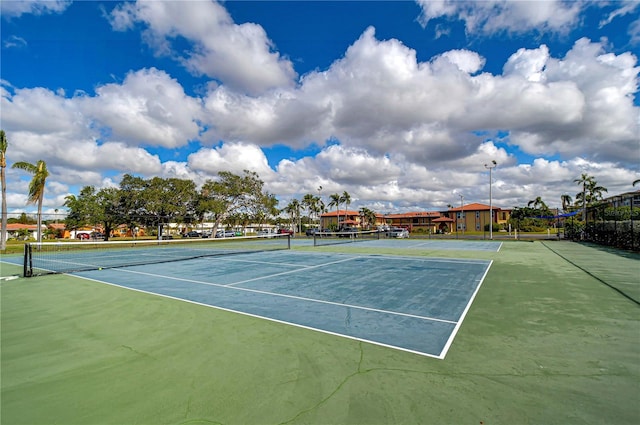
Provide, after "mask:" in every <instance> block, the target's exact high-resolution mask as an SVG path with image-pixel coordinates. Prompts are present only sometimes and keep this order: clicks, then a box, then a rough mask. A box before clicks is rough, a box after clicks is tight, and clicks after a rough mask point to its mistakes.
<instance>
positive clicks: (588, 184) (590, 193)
mask: <svg viewBox="0 0 640 425" xmlns="http://www.w3.org/2000/svg"><path fill="white" fill-rule="evenodd" d="M574 182H575V183H578V184H580V185H582V192H580V193H577V194H576V203H577V202H579V201H582V219H583V220H585V221H586V219H587V206H589V205H592V204H593V203H594V202H597V201H599V200H600V199H602V193H603V192H608V190H607V188H605V187H602V186H598V183H597V182H596V179H595V178H594V177H593V176H590V175H588V174H586V173H582V174H581V175H580V178H579V179H575V180H574Z"/></svg>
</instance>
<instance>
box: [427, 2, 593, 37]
mask: <svg viewBox="0 0 640 425" xmlns="http://www.w3.org/2000/svg"><path fill="white" fill-rule="evenodd" d="M416 2H417V3H418V4H419V5H420V7H421V8H422V13H421V15H420V16H419V18H418V21H419V22H420V24H421V25H422V26H423V27H426V26H427V25H428V24H429V22H430V21H431V20H433V19H437V18H442V17H445V18H449V19H459V20H461V21H463V22H464V23H465V28H466V31H467V32H468V33H471V34H474V33H482V34H493V33H496V32H502V31H506V32H510V33H525V32H529V31H536V32H539V33H543V32H549V31H552V32H557V33H567V32H568V31H569V29H570V28H573V27H575V26H576V25H577V24H578V22H579V17H580V13H581V12H582V11H583V10H584V9H585V8H586V7H588V6H589V3H588V2H581V1H575V2H573V1H572V2H567V1H562V0H544V1H510V0H484V1H459V0H438V1H432V0H416Z"/></svg>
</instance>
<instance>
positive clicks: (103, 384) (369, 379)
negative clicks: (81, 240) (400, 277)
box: [0, 241, 640, 425]
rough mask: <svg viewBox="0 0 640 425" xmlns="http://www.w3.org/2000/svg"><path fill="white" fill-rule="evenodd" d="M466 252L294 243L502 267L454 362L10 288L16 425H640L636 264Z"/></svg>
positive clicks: (155, 301) (454, 349)
mask: <svg viewBox="0 0 640 425" xmlns="http://www.w3.org/2000/svg"><path fill="white" fill-rule="evenodd" d="M460 246H461V248H460V249H459V250H456V249H452V248H450V247H447V249H439V248H438V246H436V245H433V246H430V245H429V244H425V245H424V246H423V247H422V248H417V247H415V241H414V242H412V243H408V242H403V241H397V244H395V245H390V246H388V247H384V246H374V247H372V246H367V243H366V242H363V243H355V244H349V245H344V246H343V245H337V246H332V247H318V248H313V247H311V246H309V245H308V244H306V245H305V244H299V245H296V244H294V250H304V251H307V250H309V251H314V250H315V251H314V252H346V253H357V252H361V253H365V254H387V255H394V254H396V255H403V256H423V257H424V256H426V257H440V258H445V257H446V258H467V259H469V258H471V259H482V260H493V264H492V267H491V269H490V270H489V272H488V273H487V275H486V277H485V280H484V282H483V284H482V287H481V289H480V291H479V292H478V294H477V296H476V297H475V299H474V301H473V304H472V305H471V307H470V309H469V311H468V312H467V315H466V318H465V320H464V322H463V324H462V326H461V327H460V329H459V332H458V334H457V336H456V338H455V340H454V342H453V344H452V346H451V347H450V349H449V351H448V354H447V356H446V357H445V358H444V359H436V358H430V357H425V356H420V355H416V354H413V353H410V352H405V351H401V350H395V349H392V348H388V347H384V346H379V345H373V344H369V343H366V342H361V341H357V340H353V339H347V338H342V337H340V336H336V335H331V334H327V333H321V332H316V331H313V330H310V329H305V328H301V327H296V326H290V325H287V324H284V323H278V322H274V321H267V320H264V319H260V318H257V317H252V316H247V315H240V314H237V313H233V312H229V311H224V310H219V309H215V308H211V307H207V306H203V305H197V304H193V303H186V302H183V301H180V300H176V299H171V298H166V297H159V296H156V295H152V294H147V293H142V292H135V291H131V290H127V289H123V288H120V287H117V286H112V285H106V284H103V283H99V282H95V281H91V280H84V279H81V278H78V277H73V276H68V275H48V276H41V277H34V278H29V279H25V278H18V279H12V280H1V281H0V309H1V311H0V312H1V317H0V319H1V322H0V325H1V329H0V330H1V340H0V342H1V346H0V350H1V352H0V354H1V359H0V372H1V390H2V392H1V399H0V400H1V405H0V408H1V411H0V412H1V413H0V415H1V416H0V423H2V424H401V423H412V424H476V425H477V424H481V423H482V424H486V425H494V424H637V423H639V421H640V404H639V403H638V401H639V400H640V327H639V324H640V306H639V305H638V302H637V300H638V293H640V291H639V285H640V282H639V276H640V257H638V255H637V254H628V253H616V252H613V251H610V250H604V249H601V248H598V247H593V246H585V245H579V244H575V243H571V242H505V243H503V244H502V246H501V248H500V250H499V251H498V250H496V251H492V250H478V251H474V250H472V249H467V248H466V247H465V248H463V245H460ZM454 248H455V247H454ZM175 264H176V267H179V262H178V263H175ZM21 271H22V269H21V267H18V266H15V265H10V264H7V263H4V262H3V263H0V275H1V276H3V277H6V276H11V275H17V274H20V273H21ZM338 278H339V277H338V276H337V277H336V279H338Z"/></svg>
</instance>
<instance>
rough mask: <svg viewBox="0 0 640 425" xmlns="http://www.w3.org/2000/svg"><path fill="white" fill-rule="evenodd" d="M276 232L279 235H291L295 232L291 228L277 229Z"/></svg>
mask: <svg viewBox="0 0 640 425" xmlns="http://www.w3.org/2000/svg"><path fill="white" fill-rule="evenodd" d="M278 233H279V234H281V235H291V236H293V235H294V234H295V232H294V231H293V230H291V229H278Z"/></svg>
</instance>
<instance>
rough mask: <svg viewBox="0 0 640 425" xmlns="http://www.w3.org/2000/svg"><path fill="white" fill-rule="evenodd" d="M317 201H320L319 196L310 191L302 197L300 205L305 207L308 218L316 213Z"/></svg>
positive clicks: (311, 217)
mask: <svg viewBox="0 0 640 425" xmlns="http://www.w3.org/2000/svg"><path fill="white" fill-rule="evenodd" d="M318 202H320V198H319V197H317V196H315V195H313V194H311V193H307V194H306V195H304V196H303V197H302V206H303V207H305V208H306V209H307V211H308V213H309V218H310V219H313V214H314V213H315V214H316V215H317V212H318Z"/></svg>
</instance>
